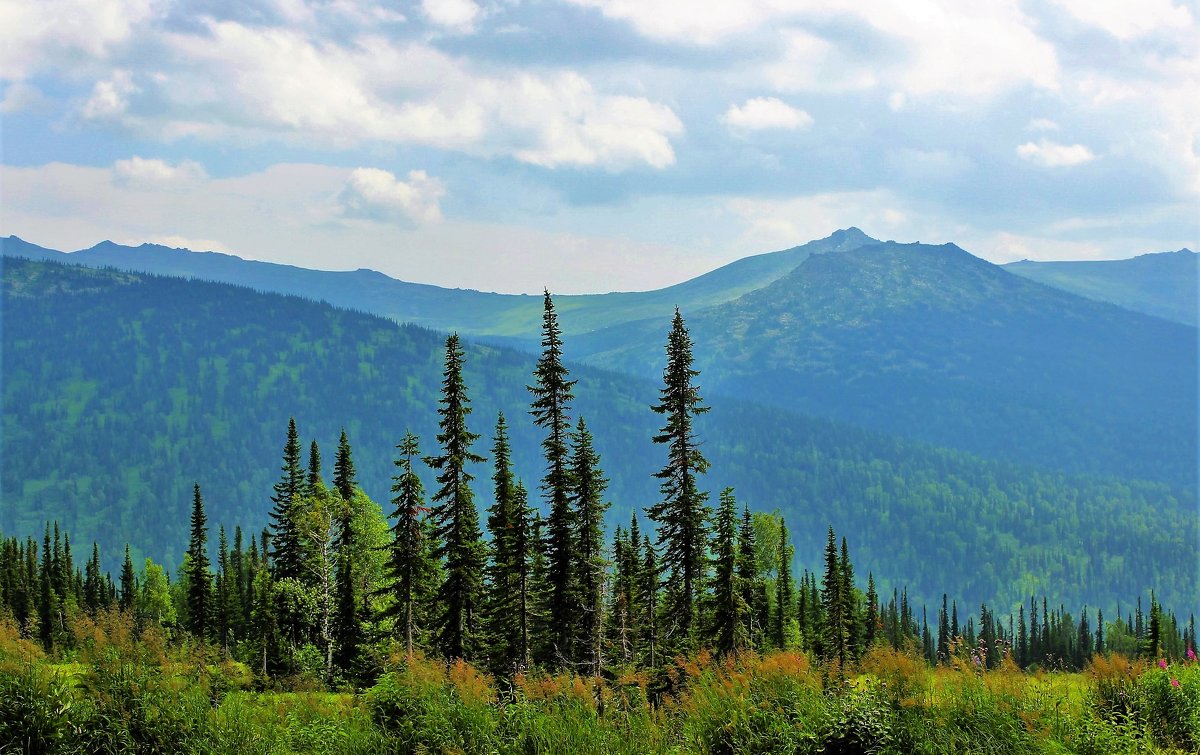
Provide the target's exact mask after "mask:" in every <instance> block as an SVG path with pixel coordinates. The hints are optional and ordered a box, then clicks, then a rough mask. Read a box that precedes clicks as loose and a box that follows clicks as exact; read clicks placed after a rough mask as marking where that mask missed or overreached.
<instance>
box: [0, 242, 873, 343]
mask: <svg viewBox="0 0 1200 755" xmlns="http://www.w3.org/2000/svg"><path fill="white" fill-rule="evenodd" d="M871 241H873V239H871V238H870V237H869V236H867V235H866V234H865V233H863V232H862V231H860V230H859V229H857V228H848V229H845V230H841V231H837V232H835V233H833V234H832V235H830V236H829V237H828V238H824V239H819V240H817V241H812V242H809V243H807V244H804V245H802V246H798V247H794V248H792V249H787V250H784V251H782V252H772V253H769V254H760V255H757V256H753V257H747V258H745V259H741V260H738V261H736V262H733V263H731V264H729V265H726V266H724V267H721V268H719V269H717V270H714V271H712V272H710V273H706V274H704V275H701V276H699V277H697V278H693V279H691V280H688V281H685V282H683V283H680V284H677V285H674V286H669V287H667V288H663V289H658V290H655V291H644V292H628V293H608V294H590V295H579V296H556V297H555V301H556V307H557V308H558V310H559V312H561V313H563V314H568V313H569V314H570V315H571V316H570V317H569V318H566V320H565V321H566V322H569V323H570V325H569V326H566V325H564V332H565V333H567V334H572V333H582V332H586V331H589V330H594V329H596V328H601V327H607V326H611V325H615V324H617V323H622V322H628V321H631V320H640V319H643V318H647V317H664V316H669V315H670V312H671V308H672V307H674V306H676V305H678V306H681V307H684V308H686V309H689V310H691V309H699V308H702V307H707V306H711V305H713V304H719V303H721V302H725V301H730V300H732V299H735V298H737V297H738V296H741V295H742V294H744V293H746V292H748V291H752V290H754V289H757V288H761V287H762V286H765V285H767V284H769V283H770V282H772V281H774V280H777V279H778V278H780V277H781V276H783V275H785V274H786V273H788V272H789V271H791V270H792V269H793V268H795V267H796V265H798V264H800V262H802V261H803V260H805V259H807V258H808V257H809V256H810V255H812V254H821V253H825V252H831V251H842V250H846V249H853V248H855V247H857V246H859V245H861V244H864V243H869V242H871ZM0 251H2V252H3V254H4V255H6V256H16V257H27V258H30V259H57V260H60V261H69V262H71V263H73V264H81V265H87V266H90V267H115V268H118V269H122V270H131V271H136V272H148V273H155V274H159V275H171V276H180V277H185V278H198V279H201V280H209V281H217V282H221V283H232V284H236V285H240V286H248V287H250V288H253V289H255V290H258V291H264V292H272V293H280V294H294V295H297V296H303V297H306V298H310V299H318V300H320V301H326V302H329V303H330V304H334V305H337V306H343V307H351V308H354V309H358V310H361V311H364V312H370V313H372V314H376V315H381V316H383V317H387V318H390V319H393V320H395V321H397V322H404V323H411V324H414V325H421V326H424V327H428V328H432V329H434V330H439V331H443V332H450V331H457V332H459V333H461V334H463V335H470V336H476V337H493V338H499V339H507V340H506V342H509V343H512V344H513V345H522V346H526V347H536V344H537V338H538V333H539V331H540V328H541V322H542V319H541V318H542V297H540V296H525V295H513V294H495V293H486V292H482V291H471V290H467V289H447V288H440V287H438V286H429V285H424V284H420V283H406V282H404V281H399V280H395V279H393V278H389V277H388V276H386V275H384V274H383V273H378V272H375V271H373V270H361V269H360V270H355V271H353V272H333V271H324V270H308V269H305V268H301V267H294V266H291V265H280V264H275V263H271V262H255V261H252V260H244V259H242V258H240V257H235V256H233V255H231V254H223V253H220V252H193V251H190V250H187V249H173V248H170V247H166V246H161V245H157V244H142V245H141V246H136V247H131V246H122V245H120V244H114V243H113V242H111V241H104V242H101V243H99V244H97V245H95V246H93V247H91V248H88V249H83V250H80V251H77V252H71V253H69V255H68V254H67V253H63V252H56V251H54V250H49V249H45V248H43V247H39V246H36V245H34V244H30V243H29V242H27V241H24V240H23V239H20V238H17V237H16V236H10V237H8V238H4V239H0Z"/></svg>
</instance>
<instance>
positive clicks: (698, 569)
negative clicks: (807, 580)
mask: <svg viewBox="0 0 1200 755" xmlns="http://www.w3.org/2000/svg"><path fill="white" fill-rule="evenodd" d="M666 351H667V366H666V369H664V370H663V383H664V385H663V387H662V389H661V390H660V394H659V397H660V403H658V404H655V405H654V406H653V407H651V408H652V409H653V410H654V411H655V412H656V413H658V414H662V415H665V416H666V424H665V425H664V426H663V428H662V432H660V433H659V434H658V435H655V436H654V442H655V443H663V444H666V446H667V464H666V466H664V467H663V468H662V470H661V471H659V472H657V473H656V474H655V477H657V478H658V479H659V480H661V481H662V482H661V484H660V487H659V490H660V491H661V493H662V496H663V498H662V500H661V501H659V502H657V503H655V504H653V505H652V506H651V507H650V509H649V511H648V512H647V513H648V514H649V516H650V518H651V519H652V520H653V521H654V522H655V523H657V524H658V543H659V546H660V547H662V549H663V552H662V568H663V569H664V570H665V571H667V573H668V578H667V583H666V585H667V592H666V600H667V601H668V605H667V610H666V612H665V614H664V615H665V616H668V617H670V620H671V622H672V624H673V626H672V627H671V630H670V632H669V633H668V636H670V637H671V640H672V646H673V648H674V649H686V648H689V647H692V646H693V645H694V643H695V640H696V639H697V638H696V637H695V633H696V630H697V629H698V627H697V622H696V617H697V609H698V602H699V601H698V597H699V592H700V589H701V587H702V585H703V584H704V571H705V560H706V559H705V556H706V549H707V547H708V533H707V522H708V518H709V512H708V506H707V505H706V501H707V499H708V493H706V492H702V491H701V490H700V489H699V487H698V486H697V479H696V478H697V476H698V475H700V474H703V473H704V472H706V471H707V470H708V466H709V464H708V460H707V459H705V458H704V454H703V453H701V451H700V443H699V441H698V439H697V438H696V433H695V429H694V424H693V419H694V418H695V417H696V416H697V415H700V414H703V413H705V412H707V411H708V407H707V406H704V405H703V403H702V399H701V398H700V391H699V389H698V388H697V387H696V386H695V385H694V384H693V382H692V381H693V378H695V377H696V376H697V375H699V374H700V373H699V371H697V370H694V369H692V361H693V357H692V339H691V337H690V336H689V335H688V332H687V328H686V327H685V326H684V323H683V315H681V314H680V313H679V308H678V307H676V309H675V317H674V319H673V320H672V323H671V332H670V334H669V335H668V337H667V347H666Z"/></svg>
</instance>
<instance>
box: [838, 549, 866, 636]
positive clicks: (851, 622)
mask: <svg viewBox="0 0 1200 755" xmlns="http://www.w3.org/2000/svg"><path fill="white" fill-rule="evenodd" d="M838 575H839V576H840V577H841V578H842V589H841V595H842V617H843V618H842V621H843V622H845V625H846V630H845V632H846V647H847V650H848V652H849V653H850V655H852V656H854V657H858V656H859V655H861V651H862V646H861V645H860V644H859V643H860V635H859V632H858V628H859V621H858V616H859V611H858V600H857V598H856V597H855V594H854V566H853V565H852V564H851V563H850V551H849V549H848V548H847V547H846V538H844V537H843V538H842V554H841V557H840V558H839V560H838Z"/></svg>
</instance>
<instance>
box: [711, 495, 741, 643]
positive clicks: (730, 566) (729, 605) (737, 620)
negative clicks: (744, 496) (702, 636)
mask: <svg viewBox="0 0 1200 755" xmlns="http://www.w3.org/2000/svg"><path fill="white" fill-rule="evenodd" d="M715 529H716V531H715V533H714V536H713V589H712V596H713V612H712V628H711V629H710V633H711V635H712V641H713V644H714V646H715V647H716V650H717V652H718V653H720V654H722V655H728V654H730V653H735V652H737V651H738V650H740V649H742V648H744V647H745V646H746V620H745V615H746V604H745V603H744V602H743V599H742V590H741V589H740V588H741V585H740V584H739V579H738V568H737V567H738V560H739V553H738V549H737V502H736V501H735V500H734V497H733V488H725V489H724V490H722V491H721V498H720V505H719V506H718V507H717V522H716V528H715Z"/></svg>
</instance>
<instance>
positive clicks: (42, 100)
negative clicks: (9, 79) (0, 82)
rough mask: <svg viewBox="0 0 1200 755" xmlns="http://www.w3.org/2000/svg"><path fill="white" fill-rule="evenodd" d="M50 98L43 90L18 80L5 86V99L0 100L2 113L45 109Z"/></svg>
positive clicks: (0, 112) (9, 113)
mask: <svg viewBox="0 0 1200 755" xmlns="http://www.w3.org/2000/svg"><path fill="white" fill-rule="evenodd" d="M49 105H50V100H49V99H47V98H46V96H45V95H43V94H42V92H41V90H39V89H38V88H37V87H35V86H32V85H30V84H26V83H25V82H23V81H16V82H13V83H11V84H9V85H8V86H7V87H5V88H4V99H3V100H0V115H11V114H13V113H21V112H28V111H31V110H43V109H46V108H47V106H49Z"/></svg>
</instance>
